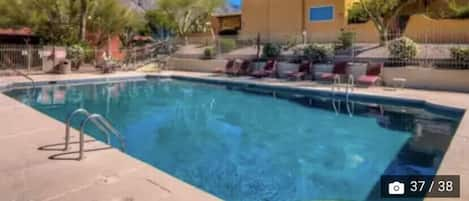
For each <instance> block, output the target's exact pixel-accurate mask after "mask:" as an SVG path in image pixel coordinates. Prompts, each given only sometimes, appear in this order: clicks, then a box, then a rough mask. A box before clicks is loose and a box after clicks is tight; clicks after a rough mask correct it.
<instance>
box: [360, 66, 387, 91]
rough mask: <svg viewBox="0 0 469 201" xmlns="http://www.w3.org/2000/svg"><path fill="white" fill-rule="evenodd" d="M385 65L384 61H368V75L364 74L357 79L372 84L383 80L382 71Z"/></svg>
mask: <svg viewBox="0 0 469 201" xmlns="http://www.w3.org/2000/svg"><path fill="white" fill-rule="evenodd" d="M383 67H384V64H382V63H368V65H367V67H366V75H362V76H360V77H359V78H358V79H357V82H358V83H359V84H363V85H367V86H371V85H376V83H377V82H378V81H379V80H381V71H382V69H383Z"/></svg>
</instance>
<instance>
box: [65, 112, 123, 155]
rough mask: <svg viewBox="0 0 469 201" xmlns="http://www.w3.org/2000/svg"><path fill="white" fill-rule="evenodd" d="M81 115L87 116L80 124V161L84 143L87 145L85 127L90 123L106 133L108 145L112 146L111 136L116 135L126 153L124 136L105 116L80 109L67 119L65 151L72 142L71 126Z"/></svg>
mask: <svg viewBox="0 0 469 201" xmlns="http://www.w3.org/2000/svg"><path fill="white" fill-rule="evenodd" d="M79 114H83V115H85V116H86V119H85V120H83V121H82V122H81V124H80V140H79V143H80V144H79V156H78V160H81V159H83V151H84V143H85V137H84V135H85V134H84V131H85V127H86V125H87V123H88V122H90V121H91V122H92V123H93V124H94V125H95V126H96V127H97V128H98V129H99V130H100V131H102V132H104V133H105V135H106V144H108V145H111V134H112V135H114V136H115V137H117V138H118V140H119V142H120V145H121V150H122V151H125V141H124V138H123V136H122V134H121V133H120V132H119V131H118V130H116V129H115V128H114V127H113V126H111V124H110V123H109V121H107V120H106V119H105V118H104V117H103V116H101V115H99V114H91V113H89V112H88V111H87V110H86V109H83V108H79V109H77V110H75V111H74V112H72V113H70V115H69V116H68V117H67V122H66V123H67V124H66V128H65V147H64V151H66V150H68V146H69V142H70V124H71V121H72V119H73V118H74V117H75V116H76V115H79Z"/></svg>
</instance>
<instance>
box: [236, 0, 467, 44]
mask: <svg viewBox="0 0 469 201" xmlns="http://www.w3.org/2000/svg"><path fill="white" fill-rule="evenodd" d="M356 1H357V0H244V1H243V6H242V28H241V32H240V34H241V35H242V36H244V37H250V38H251V37H255V36H256V35H257V34H258V33H259V34H261V37H262V38H263V39H264V40H270V41H287V40H291V39H292V38H297V40H301V39H302V38H303V35H304V34H305V33H306V36H307V38H308V40H310V41H317V42H333V41H336V40H337V37H338V35H339V34H340V32H341V30H345V31H352V32H356V37H357V40H358V41H360V42H377V41H379V34H378V33H377V31H376V29H375V27H374V24H373V23H372V22H371V21H369V22H367V23H361V24H349V23H348V10H349V8H350V6H352V5H353V3H354V2H356ZM456 2H458V3H468V2H469V0H457V1H456ZM447 10H448V1H447V0H431V1H428V0H417V1H415V2H414V3H413V4H410V5H408V6H407V7H406V8H404V9H403V11H402V13H401V15H402V16H404V18H405V19H407V21H405V22H404V23H402V22H396V23H402V26H401V27H400V28H397V29H396V30H393V31H396V32H399V33H398V34H402V35H406V34H407V35H409V37H412V38H413V39H415V40H417V41H423V40H427V39H428V38H431V39H432V40H433V39H434V41H437V42H460V41H461V40H464V41H469V32H467V29H468V28H467V27H469V26H466V25H469V19H466V20H455V19H432V18H430V17H422V15H421V14H427V15H429V16H432V15H434V14H439V13H444V12H446V11H447ZM422 21H423V22H422ZM396 27H399V25H396ZM438 27H445V28H447V29H440V28H438ZM419 30H422V32H420V31H419ZM423 30H424V31H425V32H423ZM455 33H457V34H455ZM428 34H431V35H428ZM427 42H432V41H427Z"/></svg>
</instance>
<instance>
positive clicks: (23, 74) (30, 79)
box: [12, 68, 36, 89]
mask: <svg viewBox="0 0 469 201" xmlns="http://www.w3.org/2000/svg"><path fill="white" fill-rule="evenodd" d="M12 70H13V71H15V73H18V74H20V75H21V76H23V77H24V78H26V79H27V80H29V81H31V85H32V87H33V89H35V88H36V81H34V79H33V78H32V77H31V76H29V75H27V74H25V73H23V72H21V71H19V70H16V69H13V68H12Z"/></svg>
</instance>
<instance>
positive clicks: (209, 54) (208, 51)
mask: <svg viewBox="0 0 469 201" xmlns="http://www.w3.org/2000/svg"><path fill="white" fill-rule="evenodd" d="M214 56H215V49H214V48H212V47H208V48H205V49H204V55H203V59H213V57H214Z"/></svg>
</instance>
